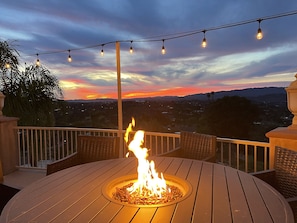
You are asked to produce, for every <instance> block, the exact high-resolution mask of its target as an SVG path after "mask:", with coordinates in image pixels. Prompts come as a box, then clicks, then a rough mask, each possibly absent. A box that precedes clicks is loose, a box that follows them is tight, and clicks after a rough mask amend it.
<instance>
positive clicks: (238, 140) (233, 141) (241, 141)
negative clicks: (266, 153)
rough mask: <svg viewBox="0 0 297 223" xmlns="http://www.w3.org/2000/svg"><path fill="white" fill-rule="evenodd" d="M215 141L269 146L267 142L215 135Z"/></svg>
mask: <svg viewBox="0 0 297 223" xmlns="http://www.w3.org/2000/svg"><path fill="white" fill-rule="evenodd" d="M217 141H219V142H227V143H237V144H251V145H256V146H266V147H269V145H270V144H269V143H268V142H259V141H251V140H243V139H231V138H221V137H217Z"/></svg>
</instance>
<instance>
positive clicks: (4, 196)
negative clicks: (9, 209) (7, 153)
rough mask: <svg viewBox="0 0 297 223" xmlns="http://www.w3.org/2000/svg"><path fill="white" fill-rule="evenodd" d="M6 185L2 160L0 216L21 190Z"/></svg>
mask: <svg viewBox="0 0 297 223" xmlns="http://www.w3.org/2000/svg"><path fill="white" fill-rule="evenodd" d="M3 183H4V177H3V170H2V163H1V159H0V215H1V212H2V210H3V208H4V206H5V205H6V204H7V202H8V201H9V200H10V199H11V198H12V197H13V196H14V195H15V194H16V193H17V192H19V191H20V190H19V189H16V188H13V187H9V186H7V185H5V184H3Z"/></svg>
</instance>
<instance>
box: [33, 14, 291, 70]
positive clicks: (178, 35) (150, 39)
mask: <svg viewBox="0 0 297 223" xmlns="http://www.w3.org/2000/svg"><path fill="white" fill-rule="evenodd" d="M296 14H297V10H295V11H291V12H285V13H281V14H276V15H271V16H266V17H262V18H261V19H250V20H246V21H241V22H236V23H231V24H225V25H221V26H217V27H212V28H207V29H203V30H194V31H188V32H182V33H175V34H168V35H163V36H155V37H148V38H144V39H138V40H133V41H131V40H118V41H117V42H131V46H130V52H131V48H132V42H155V41H162V42H163V46H162V51H161V52H162V54H166V50H165V47H164V41H165V40H172V39H178V38H183V37H187V36H191V35H196V34H198V33H202V32H203V33H204V38H203V41H202V43H201V45H202V47H204V45H205V47H206V45H207V41H206V38H205V33H206V31H207V32H209V31H215V30H220V29H226V28H231V27H236V26H241V25H246V24H249V23H254V22H258V23H259V28H258V32H257V39H262V38H263V33H262V30H261V28H260V23H261V22H262V21H264V20H270V19H276V18H281V17H286V16H292V15H296ZM161 37H163V38H162V39H160V38H161ZM164 37H166V38H164ZM204 39H205V41H204ZM115 42H116V41H110V42H106V43H104V44H97V45H93V46H86V47H80V48H76V49H72V50H83V49H87V48H95V47H98V46H100V45H101V46H102V50H101V56H103V55H104V51H103V46H104V45H107V44H113V43H115ZM203 43H205V44H203ZM132 50H133V48H132ZM65 51H66V50H59V51H52V52H44V53H41V54H43V55H44V54H55V53H60V52H65ZM133 51H134V50H133ZM36 55H37V61H36V65H37V64H40V61H39V59H38V54H36ZM37 66H39V65H37Z"/></svg>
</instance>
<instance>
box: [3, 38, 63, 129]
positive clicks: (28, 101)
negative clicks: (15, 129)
mask: <svg viewBox="0 0 297 223" xmlns="http://www.w3.org/2000/svg"><path fill="white" fill-rule="evenodd" d="M0 43H1V42H0ZM0 48H1V49H0V51H1V52H3V53H4V54H5V55H6V57H2V56H1V67H0V69H1V86H0V87H1V90H2V92H3V93H4V95H5V104H4V108H3V114H4V115H6V116H13V117H18V118H20V120H19V125H33V126H53V125H54V124H55V122H54V115H53V109H54V106H53V103H54V101H55V100H56V98H60V97H62V96H63V94H62V90H61V89H60V87H59V82H58V79H57V78H56V77H55V76H53V75H51V74H50V71H49V70H48V69H46V68H45V67H43V66H35V65H30V66H28V67H26V68H25V71H24V72H20V71H19V70H18V59H17V56H18V53H17V51H16V50H15V49H13V48H11V47H9V44H8V43H7V42H4V43H1V44H0ZM6 51H8V52H6ZM7 61H9V62H10V68H9V69H7V67H6V66H5V64H6V63H7ZM3 64H4V65H3Z"/></svg>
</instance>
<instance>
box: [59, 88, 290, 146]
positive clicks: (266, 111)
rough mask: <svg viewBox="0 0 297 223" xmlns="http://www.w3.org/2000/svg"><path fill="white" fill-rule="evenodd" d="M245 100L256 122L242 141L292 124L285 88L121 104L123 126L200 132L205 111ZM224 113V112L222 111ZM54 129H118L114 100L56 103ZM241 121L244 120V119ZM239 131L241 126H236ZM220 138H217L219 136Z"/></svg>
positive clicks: (237, 91) (224, 92)
mask: <svg viewBox="0 0 297 223" xmlns="http://www.w3.org/2000/svg"><path fill="white" fill-rule="evenodd" d="M226 96H228V97H232V96H239V97H244V98H246V99H248V100H249V101H251V102H252V103H253V104H255V105H257V107H258V108H259V113H260V115H259V119H258V120H256V121H255V122H254V123H253V125H254V128H252V130H251V131H250V132H249V134H248V135H247V136H246V137H245V138H246V139H248V140H257V141H267V140H268V139H267V138H266V137H265V133H266V132H268V131H270V130H272V129H274V128H276V127H280V126H288V125H290V124H291V122H292V117H293V116H292V114H291V113H290V112H289V110H288V108H287V96H286V91H285V89H284V88H279V87H269V88H249V89H243V90H234V91H221V92H209V93H206V94H196V95H189V96H185V97H154V98H139V99H129V100H123V126H124V128H125V127H126V126H127V125H128V123H129V122H130V121H131V117H134V118H135V119H136V129H137V128H138V129H143V130H145V131H151V132H171V133H172V132H180V131H193V132H194V131H199V129H201V128H199V122H200V119H201V117H202V115H203V113H204V112H205V109H206V108H207V107H208V106H209V105H210V104H211V103H214V102H215V101H216V100H218V99H220V98H224V97H226ZM221 112H224V111H221ZM55 118H56V124H55V125H56V126H65V127H66V126H68V127H69V126H72V127H90V128H103V129H117V128H118V127H117V126H118V124H117V122H118V116H117V100H112V99H104V100H102V99H98V100H88V101H87V100H72V101H62V102H60V103H58V105H57V108H56V110H55ZM243 118H244V117H243ZM238 125H239V126H238V127H240V123H238ZM219 137H220V136H219Z"/></svg>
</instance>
